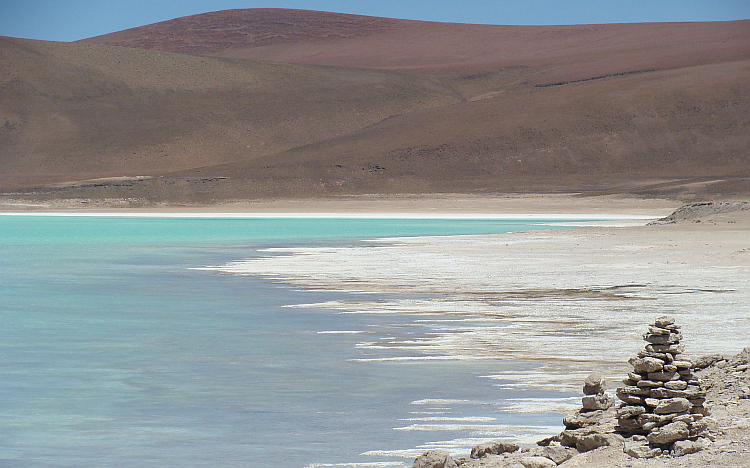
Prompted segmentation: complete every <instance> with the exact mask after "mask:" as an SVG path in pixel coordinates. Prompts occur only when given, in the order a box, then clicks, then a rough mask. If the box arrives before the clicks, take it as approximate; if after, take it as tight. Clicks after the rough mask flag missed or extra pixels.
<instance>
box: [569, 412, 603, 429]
mask: <svg viewBox="0 0 750 468" xmlns="http://www.w3.org/2000/svg"><path fill="white" fill-rule="evenodd" d="M604 414H605V411H603V410H598V411H584V410H577V411H574V412H572V413H568V414H566V415H565V417H563V424H565V427H567V428H568V429H579V428H581V427H588V426H595V425H597V424H601V423H602V421H603V419H604Z"/></svg>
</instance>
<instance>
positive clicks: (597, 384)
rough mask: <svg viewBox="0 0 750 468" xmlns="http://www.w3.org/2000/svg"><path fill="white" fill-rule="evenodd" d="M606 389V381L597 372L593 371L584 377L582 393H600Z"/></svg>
mask: <svg viewBox="0 0 750 468" xmlns="http://www.w3.org/2000/svg"><path fill="white" fill-rule="evenodd" d="M606 390H607V383H606V381H605V380H604V377H602V375H601V374H600V373H598V372H594V373H592V374H590V375H589V376H588V377H586V380H585V381H584V382H583V394H584V395H601V394H603V393H604V392H605V391H606Z"/></svg>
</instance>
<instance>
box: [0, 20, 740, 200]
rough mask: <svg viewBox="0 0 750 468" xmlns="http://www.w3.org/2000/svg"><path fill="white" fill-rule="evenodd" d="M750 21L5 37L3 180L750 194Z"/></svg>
mask: <svg viewBox="0 0 750 468" xmlns="http://www.w3.org/2000/svg"><path fill="white" fill-rule="evenodd" d="M748 135H750V21H734V22H719V23H679V24H677V23H675V24H670V23H661V24H659V23H649V24H610V25H582V26H488V25H465V24H449V23H430V22H421V21H407V20H393V19H386V18H373V17H363V16H355V15H343V14H335V13H323V12H312V11H302V10H280V9H250V10H229V11H223V12H214V13H206V14H203V15H196V16H190V17H186V18H178V19H175V20H172V21H167V22H163V23H157V24H154V25H149V26H144V27H140V28H135V29H131V30H126V31H121V32H115V33H112V34H108V35H105V36H100V37H96V38H91V39H87V40H84V41H80V42H78V43H52V42H43V41H30V40H21V39H13V38H0V153H1V154H2V158H0V190H2V191H4V192H6V193H15V194H16V195H13V196H17V195H18V194H21V195H23V196H37V197H92V198H103V197H124V198H139V199H143V200H153V201H156V200H167V201H179V202H184V201H192V202H210V201H217V200H227V199H237V198H258V197H278V196H282V197H283V196H325V195H336V194H357V193H419V192H466V193H469V192H471V193H484V192H510V191H563V192H573V191H585V192H590V193H602V192H608V193H611V192H615V193H618V192H622V193H636V194H658V195H674V196H680V197H683V198H690V197H691V196H706V195H711V194H719V195H724V196H727V195H730V196H731V195H747V194H748V193H750V137H748Z"/></svg>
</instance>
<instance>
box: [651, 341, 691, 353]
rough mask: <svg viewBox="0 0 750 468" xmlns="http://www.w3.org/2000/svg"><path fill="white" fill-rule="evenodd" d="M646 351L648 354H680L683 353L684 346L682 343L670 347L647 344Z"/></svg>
mask: <svg viewBox="0 0 750 468" xmlns="http://www.w3.org/2000/svg"><path fill="white" fill-rule="evenodd" d="M646 351H648V352H649V353H669V354H681V353H682V352H684V351H685V345H684V344H682V343H675V344H671V345H659V344H648V345H646Z"/></svg>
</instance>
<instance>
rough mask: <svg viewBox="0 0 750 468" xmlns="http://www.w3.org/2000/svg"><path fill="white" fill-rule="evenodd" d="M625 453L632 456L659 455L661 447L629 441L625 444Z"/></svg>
mask: <svg viewBox="0 0 750 468" xmlns="http://www.w3.org/2000/svg"><path fill="white" fill-rule="evenodd" d="M625 453H627V454H628V455H630V456H631V457H633V458H654V457H658V456H659V455H661V449H660V448H651V447H649V446H648V445H646V444H639V443H631V444H626V445H625Z"/></svg>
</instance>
